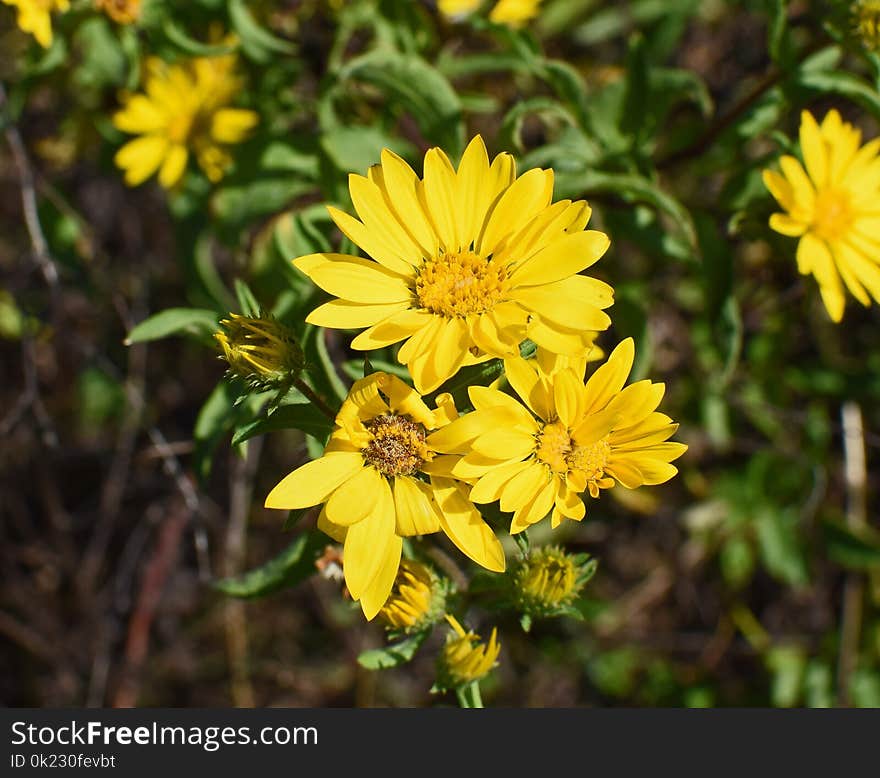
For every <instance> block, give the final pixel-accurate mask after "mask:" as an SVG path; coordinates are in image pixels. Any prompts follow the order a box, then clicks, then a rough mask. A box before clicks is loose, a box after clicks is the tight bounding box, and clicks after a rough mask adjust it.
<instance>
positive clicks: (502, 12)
mask: <svg viewBox="0 0 880 778" xmlns="http://www.w3.org/2000/svg"><path fill="white" fill-rule="evenodd" d="M540 5H541V0H498V2H497V3H496V4H495V7H494V8H493V9H492V11H491V13H490V14H489V19H490V20H491V21H493V22H495V23H497V24H506V25H507V26H508V27H522V26H523V25H524V24H525V23H526V22H528V21H531V20H532V19H534V18H535V17H536V16H537V15H538V6H540Z"/></svg>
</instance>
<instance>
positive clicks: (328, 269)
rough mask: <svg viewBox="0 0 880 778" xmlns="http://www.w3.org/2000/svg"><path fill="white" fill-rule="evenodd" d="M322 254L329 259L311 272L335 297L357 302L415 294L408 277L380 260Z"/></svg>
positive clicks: (394, 299)
mask: <svg viewBox="0 0 880 778" xmlns="http://www.w3.org/2000/svg"><path fill="white" fill-rule="evenodd" d="M322 256H324V257H325V258H326V259H327V260H328V261H327V262H325V263H324V264H321V265H318V266H316V267H314V268H313V269H312V270H311V272H310V274H309V275H310V277H311V279H312V281H314V282H315V283H316V284H317V285H318V286H320V287H321V288H322V289H323V290H324V291H326V292H329V293H330V294H332V295H335V296H336V297H341V298H342V299H343V300H350V301H351V302H356V303H399V302H405V301H408V300H409V299H410V298H411V297H412V292H411V291H410V289H409V286H408V285H407V283H406V279H405V278H404V277H403V276H401V275H399V274H397V273H393V272H392V271H390V270H388V269H387V268H385V267H383V266H382V265H380V264H379V263H378V262H373V261H372V260H369V259H361V258H360V257H348V256H345V255H344V254H323V255H322ZM294 264H296V263H294Z"/></svg>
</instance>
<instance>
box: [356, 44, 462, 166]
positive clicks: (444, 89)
mask: <svg viewBox="0 0 880 778" xmlns="http://www.w3.org/2000/svg"><path fill="white" fill-rule="evenodd" d="M339 80H340V81H342V82H346V81H363V82H366V83H368V84H372V85H373V86H375V87H377V88H378V89H379V90H380V93H381V95H382V98H383V100H385V101H386V102H388V101H390V102H392V103H396V104H397V105H398V106H399V107H401V108H403V109H404V110H405V111H407V112H408V113H410V114H411V115H412V117H413V119H415V121H416V123H417V124H418V125H419V127H420V128H421V130H422V133H423V134H424V136H425V137H426V138H427V139H428V140H429V141H431V142H433V143H436V144H437V145H438V146H440V147H441V148H443V149H445V150H446V152H447V153H449V154H450V155H451V156H452V157H454V158H455V157H458V156H459V155H460V154H461V152H462V151H463V150H464V123H463V121H462V111H461V101H460V100H459V99H458V95H457V94H456V92H455V90H454V89H453V88H452V85H451V84H450V83H449V81H447V80H446V78H445V77H444V76H443V74H442V73H440V71H439V70H437V69H436V68H435V67H433V66H432V65H430V64H429V63H428V62H426V61H425V60H423V59H422V58H421V57H418V56H416V55H412V54H409V55H408V54H400V53H398V52H395V51H385V50H374V51H371V52H369V53H367V54H364V55H362V56H360V57H356V58H355V59H353V60H351V61H350V62H348V63H347V64H346V65H345V66H344V67H343V68H342V69H341V71H340V73H339Z"/></svg>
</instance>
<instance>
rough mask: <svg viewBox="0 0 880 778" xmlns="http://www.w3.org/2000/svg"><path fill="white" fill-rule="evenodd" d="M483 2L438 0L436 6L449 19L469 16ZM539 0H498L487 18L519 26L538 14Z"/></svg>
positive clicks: (473, 0) (476, 0) (499, 22)
mask: <svg viewBox="0 0 880 778" xmlns="http://www.w3.org/2000/svg"><path fill="white" fill-rule="evenodd" d="M482 4H483V0H438V2H437V8H438V9H439V10H440V13H442V14H443V15H444V16H446V17H447V18H449V19H453V20H457V19H462V18H464V17H466V16H469V15H470V14H472V13H473V12H474V11H476V10H477V9H478V8H479V7H480V6H481V5H482ZM540 5H541V0H498V2H497V3H495V5H494V6H493V8H492V10H491V11H490V12H489V19H490V20H491V21H493V22H495V23H496V24H506V25H507V26H509V27H521V26H522V25H524V24H525V23H526V22H528V21H530V20H531V19H534V17H535V16H537V15H538V6H540Z"/></svg>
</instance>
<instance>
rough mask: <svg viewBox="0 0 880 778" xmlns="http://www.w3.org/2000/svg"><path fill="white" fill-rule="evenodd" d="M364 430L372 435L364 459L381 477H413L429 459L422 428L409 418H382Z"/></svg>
mask: <svg viewBox="0 0 880 778" xmlns="http://www.w3.org/2000/svg"><path fill="white" fill-rule="evenodd" d="M364 426H365V427H366V428H367V430H368V431H369V432H370V433H371V434H372V436H373V437H372V438H371V439H370V442H369V443H367V446H366V448H364V449H363V452H362V453H363V455H364V459H366V460H367V462H369V463H370V464H371V465H372V466H373V467H375V468H376V469H377V470H378V471H379V472H380V473H382V475H387V476H398V475H412V474H413V473H415V472H416V471H417V470H418V469H419V468H420V467H421V466H422V464H424V462H425V461H426V460H427V459H428V447H427V446H426V445H425V428H424V427H423V426H422V425H421V424H419V423H418V422H415V421H413V420H412V419H410V418H409V417H408V416H397V415H396V414H383V415H382V416H376V417H375V418H373V419H370V420H369V421H368V422H366V424H364Z"/></svg>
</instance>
